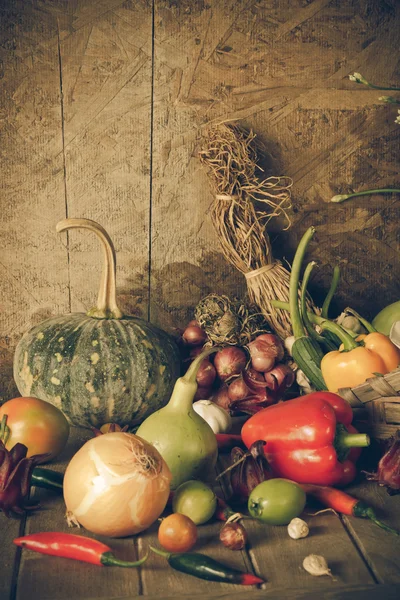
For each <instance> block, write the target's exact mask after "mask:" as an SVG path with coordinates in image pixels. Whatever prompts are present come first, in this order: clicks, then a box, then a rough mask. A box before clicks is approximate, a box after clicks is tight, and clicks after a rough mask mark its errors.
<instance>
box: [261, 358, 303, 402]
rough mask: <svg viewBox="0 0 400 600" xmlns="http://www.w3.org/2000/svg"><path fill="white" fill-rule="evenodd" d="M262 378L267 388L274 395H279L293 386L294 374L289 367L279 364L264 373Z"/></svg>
mask: <svg viewBox="0 0 400 600" xmlns="http://www.w3.org/2000/svg"><path fill="white" fill-rule="evenodd" d="M264 378H265V381H266V382H267V386H268V388H269V389H270V390H271V391H273V392H275V393H276V394H280V393H283V392H284V391H285V390H286V389H287V388H289V387H290V386H291V385H292V384H293V382H294V379H295V374H294V371H293V370H292V369H291V368H290V367H289V365H285V364H283V363H280V364H279V365H276V366H275V367H274V368H273V369H272V370H271V371H268V373H265V375H264Z"/></svg>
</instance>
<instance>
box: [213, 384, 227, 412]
mask: <svg viewBox="0 0 400 600" xmlns="http://www.w3.org/2000/svg"><path fill="white" fill-rule="evenodd" d="M211 400H212V401H213V402H215V404H218V406H221V407H222V408H224V409H225V410H228V411H229V406H230V403H231V402H232V400H231V399H230V398H229V394H228V386H227V385H226V384H223V385H221V387H220V388H219V389H218V390H217V391H216V392H215V393H214V394H213V396H212V397H211Z"/></svg>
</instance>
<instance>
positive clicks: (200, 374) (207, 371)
mask: <svg viewBox="0 0 400 600" xmlns="http://www.w3.org/2000/svg"><path fill="white" fill-rule="evenodd" d="M216 376H217V371H216V370H215V367H214V365H213V364H212V363H211V362H210V361H209V360H208V359H206V358H205V359H204V360H203V362H202V363H201V365H200V367H199V370H198V371H197V375H196V381H197V383H198V385H199V387H202V388H207V387H211V386H212V384H213V383H214V380H215V378H216Z"/></svg>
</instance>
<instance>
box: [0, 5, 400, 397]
mask: <svg viewBox="0 0 400 600" xmlns="http://www.w3.org/2000/svg"><path fill="white" fill-rule="evenodd" d="M0 17H1V25H0V85H1V93H0V135H1V143H0V166H1V176H0V182H1V184H0V185H1V188H0V189H1V210H0V221H1V261H0V268H1V276H0V286H1V295H0V302H1V312H0V324H1V332H0V338H1V342H0V343H1V356H0V358H1V369H0V378H1V398H2V399H3V400H5V399H8V398H10V397H12V396H13V395H15V394H16V393H17V392H16V390H15V388H14V384H13V381H12V357H13V349H14V347H15V344H16V343H17V341H18V339H19V338H20V337H21V335H22V334H23V332H24V331H25V330H27V329H28V328H29V327H30V326H31V325H32V324H33V323H37V322H39V321H40V320H42V319H44V318H45V317H48V316H50V315H54V314H57V313H65V312H68V311H84V310H86V309H87V308H89V307H90V305H91V304H92V303H94V301H95V298H96V296H97V284H98V279H99V272H100V257H99V247H98V242H97V240H96V239H94V236H91V235H87V233H84V232H80V231H74V232H72V233H70V234H69V235H68V237H67V236H66V234H62V235H59V234H57V233H56V232H55V225H56V223H57V222H58V220H60V219H62V218H64V217H65V216H69V217H87V218H91V219H94V220H96V221H98V222H100V223H101V224H103V226H105V227H106V229H107V230H108V231H109V233H110V235H111V237H112V239H113V240H114V243H115V246H116V250H117V253H118V287H119V294H120V299H121V304H122V305H123V308H124V309H125V310H127V311H129V312H131V313H134V314H139V315H142V316H145V317H148V318H150V320H151V321H153V322H154V323H157V324H159V325H161V326H162V327H165V328H167V329H171V328H173V327H179V326H182V325H183V324H184V323H185V321H186V320H187V319H189V318H191V317H192V310H193V307H194V306H195V304H196V303H197V301H198V300H199V299H200V298H201V297H202V296H204V295H205V294H206V293H208V292H210V291H216V292H220V293H222V292H223V293H225V294H227V295H233V294H241V293H242V292H243V291H244V282H243V280H242V277H241V275H240V274H239V273H236V272H235V271H234V270H233V268H232V267H230V266H229V265H228V264H226V262H225V261H224V259H223V257H222V254H221V252H220V249H219V245H218V240H217V239H216V236H215V233H214V231H213V228H212V225H211V222H210V219H209V216H208V214H207V211H208V208H209V206H210V203H211V200H212V196H211V191H210V188H209V181H208V177H207V174H206V173H205V171H204V167H203V166H202V165H201V164H200V162H199V159H198V151H199V150H200V149H201V148H202V145H203V143H204V140H205V139H206V136H207V126H208V125H209V124H210V123H213V122H219V121H221V120H229V119H235V120H238V122H239V123H240V124H241V125H243V126H244V127H247V128H251V129H253V130H254V132H255V133H256V134H257V136H258V137H259V138H260V139H261V140H262V141H263V142H264V143H265V145H266V147H267V149H268V151H269V152H270V154H271V157H272V161H270V166H271V173H273V174H279V175H280V174H286V175H289V176H291V177H292V178H293V181H294V185H293V210H292V214H291V216H292V221H293V226H292V227H291V229H290V230H288V231H286V232H284V233H283V232H281V231H280V229H279V224H278V223H276V224H274V225H273V229H272V230H271V237H272V241H273V248H274V253H275V254H276V256H277V257H284V258H286V259H287V260H289V261H290V260H291V258H292V257H293V253H294V249H295V247H296V244H297V242H298V240H299V238H300V236H301V235H302V233H303V232H304V231H305V229H306V228H307V227H308V226H309V225H311V224H314V225H315V226H316V227H317V235H316V236H315V239H314V240H313V242H312V245H311V248H310V256H312V257H313V258H315V259H316V260H318V263H319V270H318V271H317V272H316V273H315V276H314V278H313V286H312V291H313V292H314V294H315V298H316V300H317V301H318V300H319V299H321V298H322V297H323V295H324V292H326V290H327V288H328V286H329V280H330V276H331V273H332V268H333V265H334V264H336V263H338V264H339V265H340V266H341V269H342V280H341V285H340V289H339V291H338V293H337V300H336V308H337V309H338V310H339V309H340V308H344V307H345V306H347V305H352V306H353V307H354V308H356V309H358V310H360V311H362V312H363V313H364V314H365V315H366V316H367V317H372V316H373V315H374V314H375V313H376V312H377V311H378V310H379V309H381V308H382V307H383V306H385V305H386V304H388V303H389V302H393V301H395V300H397V299H398V298H399V296H400V286H399V280H400V264H399V261H398V255H399V233H400V230H399V227H398V216H399V202H398V196H395V195H387V196H372V197H371V196H369V197H365V198H358V199H355V200H353V201H352V202H348V203H345V204H343V205H334V204H330V203H329V199H330V198H331V196H332V195H334V194H336V193H341V192H346V191H351V190H359V189H367V188H369V187H373V188H377V187H393V186H395V185H396V184H397V187H398V186H399V183H400V181H399V176H398V164H397V160H398V152H399V133H400V126H399V125H397V124H395V122H394V121H395V117H396V115H397V107H396V106H394V105H387V104H383V103H382V102H381V101H379V96H380V95H381V94H382V92H379V91H375V90H372V89H368V88H366V87H364V86H360V85H357V84H355V83H352V82H350V81H349V79H348V75H349V74H350V73H352V72H353V71H359V72H361V73H362V74H363V75H364V76H365V77H366V78H367V79H368V80H370V81H371V82H374V83H380V84H387V85H389V84H390V85H396V84H397V85H399V84H400V71H399V52H398V45H399V44H398V42H399V36H398V32H399V24H400V3H399V2H398V1H397V0H314V1H312V0H259V1H257V0H208V1H207V2H205V1H203V0H178V1H173V0H170V1H166V0H153V2H152V1H151V0H126V1H122V0H69V1H68V2H66V1H65V0H29V1H28V0H0Z"/></svg>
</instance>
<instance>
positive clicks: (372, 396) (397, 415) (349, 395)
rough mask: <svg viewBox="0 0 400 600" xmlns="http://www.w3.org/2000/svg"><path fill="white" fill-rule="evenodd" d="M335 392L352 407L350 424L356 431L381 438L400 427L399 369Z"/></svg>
mask: <svg viewBox="0 0 400 600" xmlns="http://www.w3.org/2000/svg"><path fill="white" fill-rule="evenodd" d="M338 393H339V394H340V395H341V396H342V397H343V398H345V399H346V400H347V401H348V402H349V403H350V404H351V406H352V407H353V412H354V419H353V424H354V426H355V427H356V428H357V429H359V431H362V432H364V433H368V434H369V435H370V436H371V437H372V438H375V439H377V440H385V439H388V438H390V437H391V436H392V435H394V434H395V433H396V431H397V430H398V429H400V368H398V369H396V370H395V371H391V372H390V373H387V375H383V376H379V377H372V378H371V379H367V381H366V382H365V383H362V384H361V385H358V386H357V387H355V388H341V389H339V392H338Z"/></svg>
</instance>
